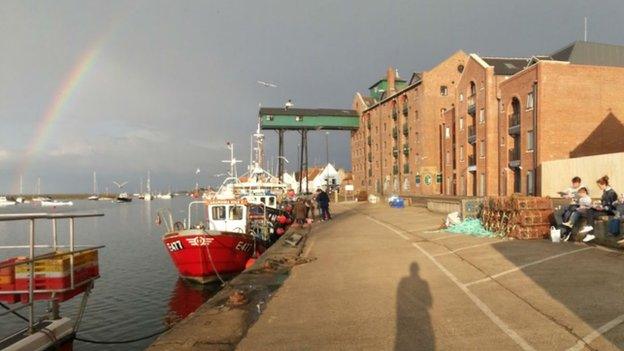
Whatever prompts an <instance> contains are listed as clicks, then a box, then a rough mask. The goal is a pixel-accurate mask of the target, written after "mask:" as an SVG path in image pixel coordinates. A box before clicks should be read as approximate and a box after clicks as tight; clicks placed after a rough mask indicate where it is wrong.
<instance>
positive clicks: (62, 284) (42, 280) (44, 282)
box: [15, 266, 99, 290]
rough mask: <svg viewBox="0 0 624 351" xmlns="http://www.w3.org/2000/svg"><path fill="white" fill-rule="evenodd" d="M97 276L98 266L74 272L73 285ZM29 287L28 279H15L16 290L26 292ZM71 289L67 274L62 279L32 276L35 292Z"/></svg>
mask: <svg viewBox="0 0 624 351" xmlns="http://www.w3.org/2000/svg"><path fill="white" fill-rule="evenodd" d="M97 276H99V268H98V266H91V267H87V268H83V269H80V270H76V271H75V272H74V285H75V284H79V283H81V282H83V281H85V280H87V279H89V278H95V277H97ZM29 285H30V279H29V278H17V279H15V288H16V290H28V287H29ZM70 287H71V276H70V275H69V274H67V275H65V276H63V277H54V278H52V277H49V276H48V275H47V274H46V273H36V274H35V276H34V288H35V289H36V290H48V289H67V288H70Z"/></svg>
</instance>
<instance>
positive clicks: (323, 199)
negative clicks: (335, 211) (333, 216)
mask: <svg viewBox="0 0 624 351" xmlns="http://www.w3.org/2000/svg"><path fill="white" fill-rule="evenodd" d="M316 201H317V202H318V203H319V205H320V206H321V207H326V206H329V195H327V193H326V192H324V191H321V192H320V193H319V194H318V196H317V197H316Z"/></svg>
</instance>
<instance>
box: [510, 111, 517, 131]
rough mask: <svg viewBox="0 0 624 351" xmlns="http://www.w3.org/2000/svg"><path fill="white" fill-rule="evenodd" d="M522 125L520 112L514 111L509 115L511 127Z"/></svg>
mask: <svg viewBox="0 0 624 351" xmlns="http://www.w3.org/2000/svg"><path fill="white" fill-rule="evenodd" d="M519 125H520V114H519V113H512V114H510V115H509V128H512V127H516V126H519Z"/></svg>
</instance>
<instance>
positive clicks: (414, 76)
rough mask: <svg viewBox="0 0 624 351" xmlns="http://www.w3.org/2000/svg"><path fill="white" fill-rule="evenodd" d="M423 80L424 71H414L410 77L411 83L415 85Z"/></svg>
mask: <svg viewBox="0 0 624 351" xmlns="http://www.w3.org/2000/svg"><path fill="white" fill-rule="evenodd" d="M421 80H422V73H420V72H414V73H412V78H410V81H409V85H414V84H416V83H419V82H420V81H421Z"/></svg>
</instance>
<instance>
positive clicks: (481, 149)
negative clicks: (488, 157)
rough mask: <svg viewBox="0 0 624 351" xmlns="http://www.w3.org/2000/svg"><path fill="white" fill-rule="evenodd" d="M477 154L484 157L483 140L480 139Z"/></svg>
mask: <svg viewBox="0 0 624 351" xmlns="http://www.w3.org/2000/svg"><path fill="white" fill-rule="evenodd" d="M479 156H481V157H485V140H481V142H480V143H479Z"/></svg>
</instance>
